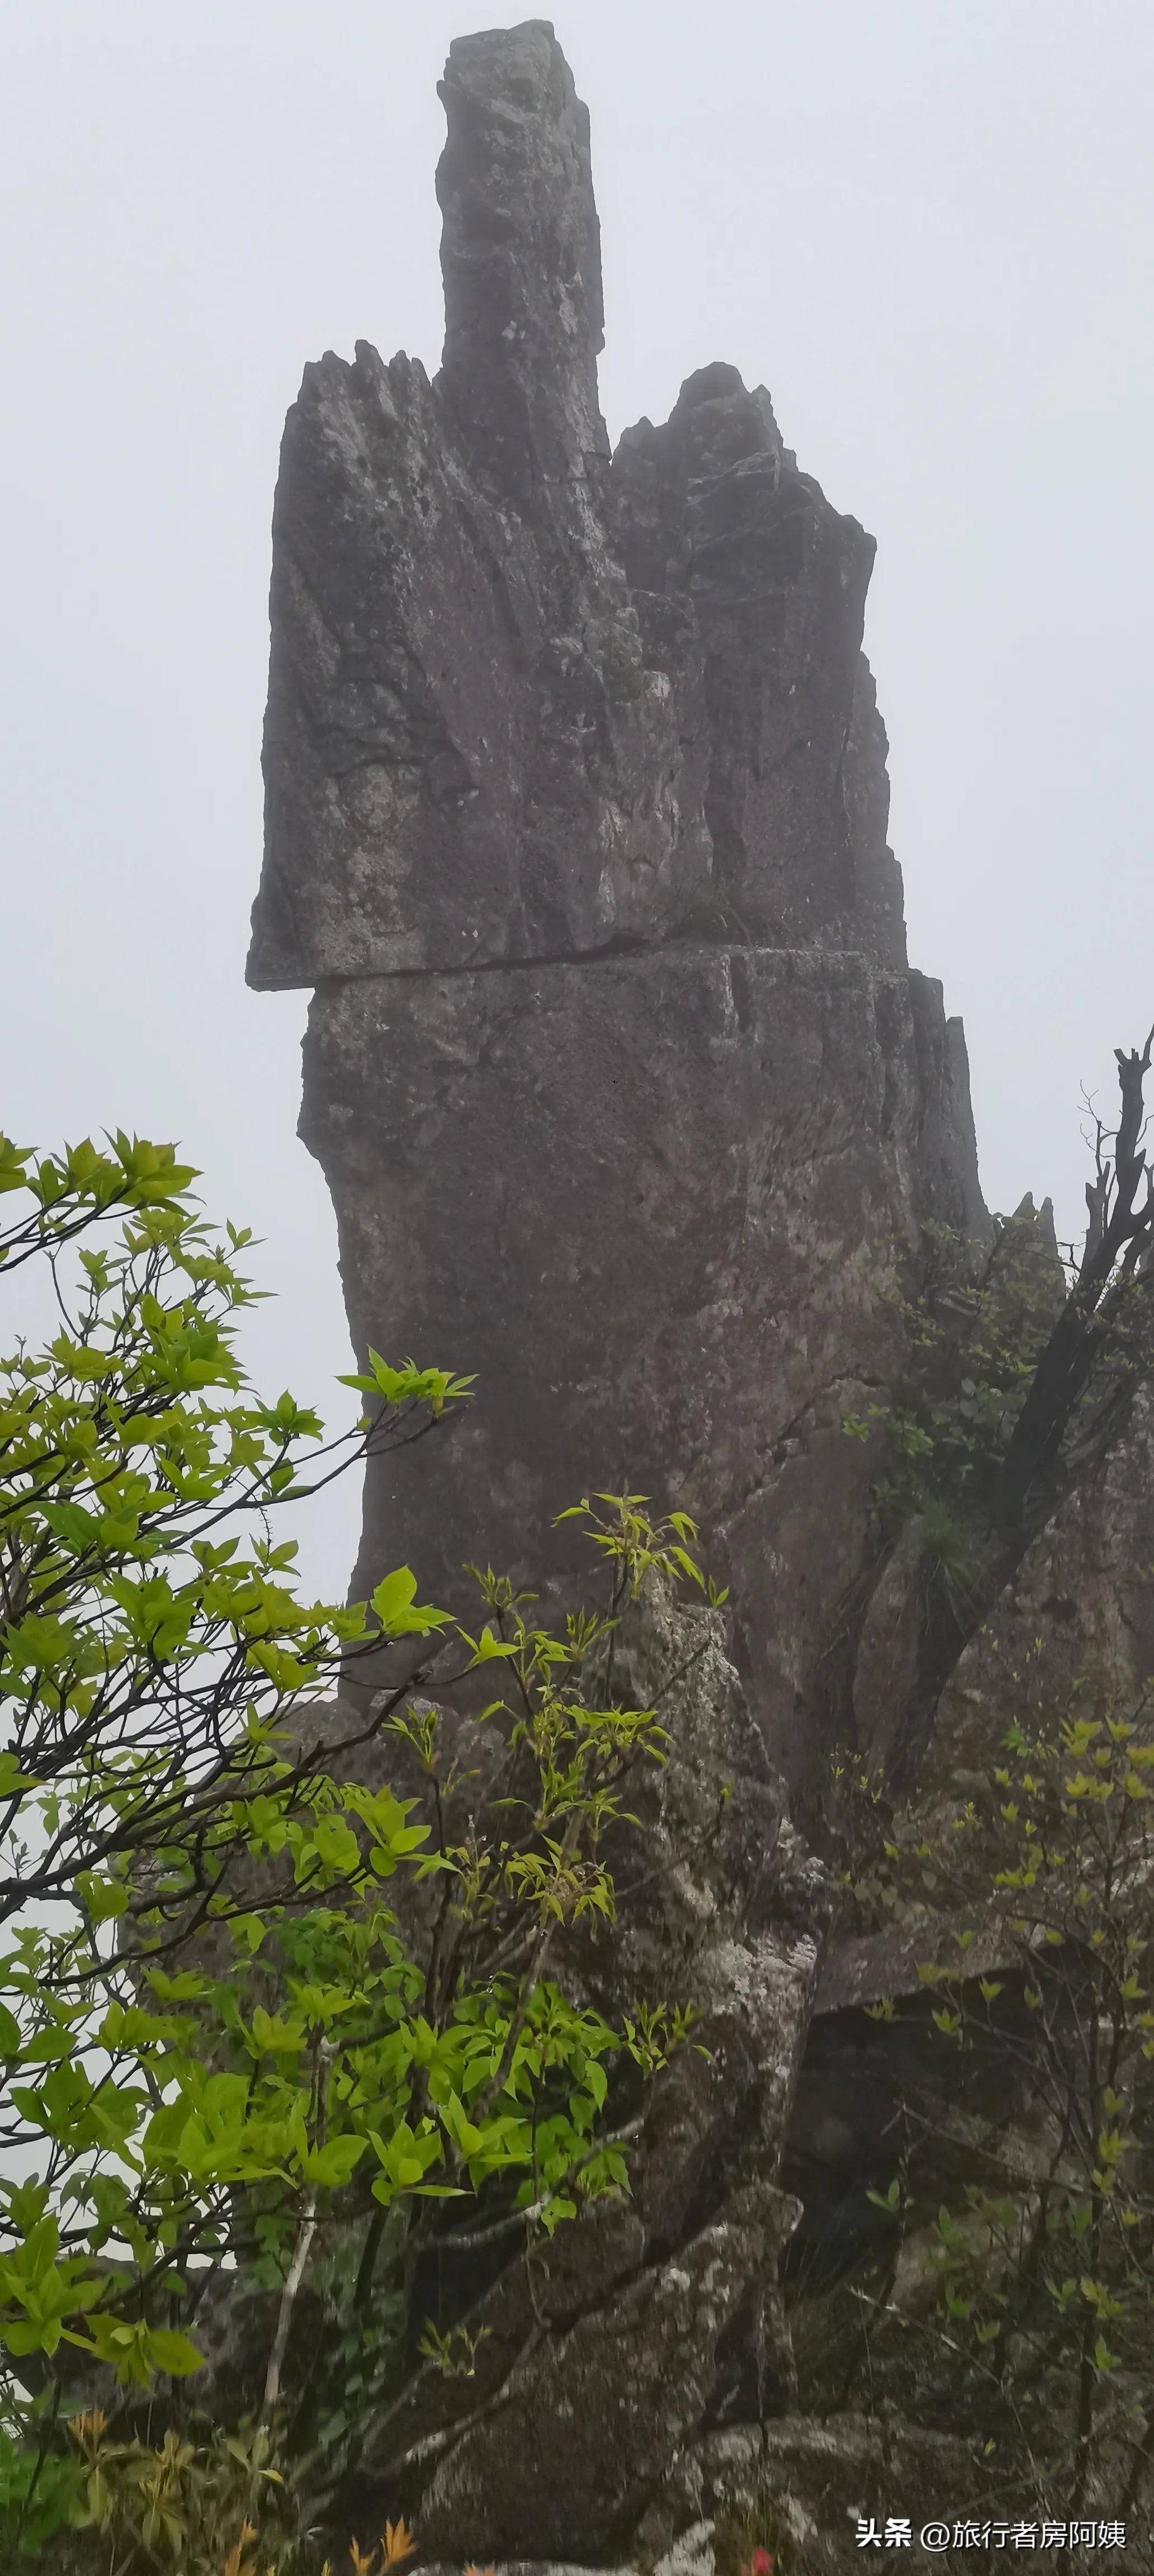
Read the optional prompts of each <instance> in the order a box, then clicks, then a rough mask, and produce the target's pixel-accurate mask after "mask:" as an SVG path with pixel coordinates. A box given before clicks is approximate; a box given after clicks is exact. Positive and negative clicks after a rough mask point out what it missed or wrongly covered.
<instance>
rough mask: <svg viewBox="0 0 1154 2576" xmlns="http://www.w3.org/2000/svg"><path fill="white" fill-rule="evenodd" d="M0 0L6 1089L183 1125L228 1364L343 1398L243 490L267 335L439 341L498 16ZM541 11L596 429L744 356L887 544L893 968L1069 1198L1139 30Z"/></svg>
mask: <svg viewBox="0 0 1154 2576" xmlns="http://www.w3.org/2000/svg"><path fill="white" fill-rule="evenodd" d="M517 14H518V13H516V12H513V13H510V15H509V17H508V19H507V20H506V21H504V23H508V24H514V23H516V18H517ZM2 16H3V27H4V36H5V47H4V50H5V54H6V66H5V83H4V87H5V96H4V99H3V104H2V107H0V119H2V122H3V154H2V160H0V182H2V187H3V197H4V232H5V247H4V257H3V262H2V274H3V283H2V287H0V295H2V301H3V324H2V330H3V350H4V356H5V361H6V364H5V370H4V373H5V378H6V398H5V403H4V418H3V431H2V440H3V468H2V490H3V502H4V515H5V522H6V526H5V566H6V578H5V616H4V624H3V638H2V650H3V656H4V665H5V667H4V676H3V689H2V706H3V721H4V725H5V728H6V735H7V739H6V742H5V746H4V753H3V759H2V762H0V787H2V793H3V800H4V807H5V813H4V842H3V847H4V853H5V856H4V885H5V902H4V919H5V926H6V933H7V937H6V950H5V954H6V970H5V979H4V999H5V1009H4V1040H5V1065H4V1079H3V1089H2V1093H0V1125H2V1126H3V1127H4V1128H6V1129H7V1130H8V1132H10V1133H12V1134H13V1135H15V1136H16V1137H17V1138H18V1139H19V1140H20V1141H21V1142H32V1141H36V1142H38V1143H41V1144H44V1145H51V1144H53V1143H55V1142H56V1141H58V1140H59V1139H60V1138H62V1137H65V1136H67V1137H70V1138H72V1137H76V1136H77V1135H79V1134H82V1133H84V1132H86V1131H89V1130H96V1129H99V1128H100V1127H102V1126H110V1125H114V1124H116V1123H117V1122H121V1123H123V1124H124V1125H125V1126H128V1127H135V1128H136V1129H138V1130H140V1131H141V1132H143V1133H146V1134H151V1135H153V1136H161V1137H174V1138H179V1139H180V1140H181V1141H182V1143H183V1144H184V1146H185V1147H186V1148H187V1149H188V1150H189V1152H190V1154H191V1155H192V1158H193V1159H194V1160H195V1161H196V1162H197V1163H198V1164H199V1165H200V1166H201V1167H202V1169H203V1171H204V1174H205V1182H204V1190H205V1196H206V1199H207V1201H208V1204H209V1205H210V1206H211V1208H212V1209H213V1210H214V1211H215V1212H217V1213H218V1214H219V1215H220V1216H222V1217H223V1216H224V1215H225V1214H227V1215H230V1216H232V1217H234V1218H235V1219H237V1221H244V1222H248V1223H250V1224H252V1225H254V1226H255V1228H256V1230H257V1232H258V1234H259V1235H260V1236H261V1237H262V1238H263V1244H264V1249H263V1251H262V1253H261V1254H260V1256H259V1271H260V1276H261V1281H262V1284H263V1285H266V1286H268V1287H275V1288H276V1290H277V1292H278V1294H277V1297H276V1300H275V1302H273V1303H270V1304H267V1305H265V1306H263V1307H261V1308H259V1309H258V1310H257V1313H256V1315H255V1317H254V1319H253V1322H252V1324H251V1326H250V1328H249V1330H248V1334H247V1343H246V1347H247V1350H248V1353H249V1356H250V1358H251V1361H252V1365H253V1367H254V1369H255V1370H256V1372H257V1374H258V1376H259V1378H260V1379H261V1380H262V1382H263V1383H264V1384H265V1385H266V1386H267V1387H268V1388H269V1390H270V1391H271V1392H272V1393H276V1392H277V1391H279V1389H280V1387H281V1386H282V1385H284V1384H286V1383H288V1384H290V1385H291V1386H292V1387H293V1388H294V1391H296V1392H297V1393H298V1394H299V1395H300V1396H301V1397H302V1398H310V1399H312V1400H315V1401H317V1402H318V1403H319V1404H320V1406H321V1409H322V1410H327V1411H328V1412H329V1413H330V1416H331V1418H332V1419H333V1420H334V1421H339V1420H343V1419H345V1418H347V1403H348V1399H347V1398H345V1397H344V1396H343V1395H342V1394H341V1393H340V1391H339V1390H338V1391H334V1390H333V1388H332V1380H333V1377H334V1375H335V1373H336V1372H337V1371H338V1370H339V1369H341V1368H345V1367H347V1366H348V1365H349V1364H350V1363H349V1359H348V1350H347V1336H346V1333H345V1328H344V1319H343V1311H342V1306H341V1299H340V1291H339V1281H338V1278H337V1268H336V1244H335V1231H334V1227H333V1222H332V1217H331V1212H330V1209H329V1204H328V1199H327V1195H326V1192H325V1190H324V1186H323V1183H322V1181H321V1178H320V1175H319V1172H318V1170H317V1169H316V1167H315V1165H313V1164H312V1163H311V1162H310V1160H309V1158H308V1156H307V1155H306V1154H305V1152H304V1149H303V1147H302V1146H300V1145H299V1144H298V1143H297V1141H296V1138H295V1124H296V1115H297V1105H298V1093H299V1062H298V1046H299V1040H300V1035H301V1031H302V1028H303V1025H304V1017H305V1008H306V996H305V995H303V994H286V995H277V996H269V995H254V994H250V993H248V992H247V991H246V989H245V986H244V981H243V964H244V954H245V947H246V942H247V916H248V909H249V905H250V903H251V901H252V897H253V893H254V891H255V887H256V880H257V873H258V867H259V857H260V833H261V788H260V773H259V745H260V723H261V713H262V705H263V696H264V682H265V666H266V652H267V625H266V600H267V585H268V568H269V515H270V505H271V499H272V490H273V482H274V478H275V472H276V459H277V447H278V441H279V436H280V429H281V423H282V420H283V416H284V412H285V409H286V407H287V405H288V404H289V403H290V402H291V401H292V399H293V396H294V394H295V392H296V388H297V385H298V382H299V379H300V374H301V368H302V366H303V364H304V362H305V361H306V360H307V359H309V358H312V357H316V356H318V355H319V354H320V353H321V352H322V350H324V349H325V348H328V347H331V348H334V349H336V350H338V351H339V352H341V353H342V354H343V355H347V356H351V354H352V346H353V342H354V340H355V339H356V338H358V337H364V338H368V339H370V340H372V341H374V342H375V343H376V344H377V345H378V346H379V347H380V349H381V350H382V352H383V354H384V355H385V356H390V355H391V354H392V353H393V352H394V351H395V350H397V349H398V348H405V349H408V350H409V351H410V352H411V353H413V354H415V355H418V356H420V357H421V358H423V360H424V361H425V363H426V365H427V366H429V367H430V369H432V368H433V367H434V366H435V364H436V362H437V358H438V354H439V348H440V339H441V328H442V315H441V303H440V280H439V270H438V260H437V244H438V231H439V218H438V212H437V207H436V202H435V198H434V193H433V169H434V164H435V162H436V159H437V155H438V153H439V150H440V146H441V139H442V132H443V120H442V114H441V109H440V106H439V102H438V99H437V95H436V81H437V79H438V77H439V74H440V70H441V66H442V62H443V59H444V55H445V52H446V50H447V46H448V42H449V39H450V37H451V36H453V35H456V34H463V33H465V32H467V31H469V30H471V29H474V28H480V27H484V26H487V25H490V24H492V23H493V14H492V8H491V6H490V7H482V8H480V9H474V8H471V7H469V6H468V5H466V0H454V5H452V6H446V5H444V0H405V5H401V0H373V5H371V6H370V5H362V0H327V5H326V7H325V8H324V9H323V10H322V9H318V8H317V7H316V6H315V5H309V6H307V7H306V6H305V5H303V0H227V5H223V4H222V0H199V5H198V7H197V8H196V9H195V10H194V11H188V10H185V9H183V8H179V9H178V8H176V7H174V6H172V5H170V0H88V5H77V0H52V4H51V5H49V6H45V5H44V0H32V5H13V0H5V6H4V9H3V13H2ZM555 23H556V29H557V34H558V36H559V37H560V39H561V41H562V43H563V45H564V47H565V50H566V52H567V54H568V56H569V60H570V62H571V64H572V66H573V70H574V73H575V77H576V81H577V86H578V89H579V91H580V92H581V94H582V96H583V97H584V98H585V99H586V100H587V101H588V104H589V107H590V111H591V114H592V120H593V151H594V176H595V181H596V186H597V192H598V199H599V204H600V210H601V220H602V235H603V249H604V265H605V286H606V307H607V348H606V354H605V359H604V361H603V372H602V399H603V408H604V410H605V413H606V416H607V418H608V422H609V426H610V430H611V433H612V434H613V435H614V437H616V435H617V434H618V432H619V431H620V430H621V428H622V427H623V426H624V425H625V424H626V423H627V422H628V421H630V420H632V419H635V418H636V417H637V416H638V415H639V414H640V413H642V412H647V413H648V414H649V415H650V416H651V417H652V418H654V419H659V418H662V417H664V415H665V414H666V413H667V411H668V409H669V408H670V406H671V404H672V402H673V400H674V398H675V396H676V393H677V389H678V386H679V384H680V382H681V380H682V378H683V377H684V376H685V375H686V374H688V373H689V371H690V370H691V369H692V368H694V367H696V366H699V365H701V364H702V363H704V362H705V361H707V360H709V359H712V358H715V357H719V358H727V359H731V360H734V361H735V362H736V363H737V364H738V366H740V367H741V368H742V370H743V372H744V373H745V375H746V378H747V381H751V382H757V381H759V380H761V379H764V380H765V382H766V383H768V385H769V386H770V388H771V391H772V394H773V398H774V403H775V407H776V410H777V415H778V419H779V421H780V423H781V426H782V431H783V434H784V437H785V439H786V441H787V443H788V444H789V445H790V446H791V447H793V448H795V449H796V450H797V453H798V459H799V462H800V464H801V465H802V466H803V468H804V469H805V470H806V471H808V472H810V473H813V474H815V475H816V476H817V477H818V478H819V480H820V481H821V483H822V484H823V486H824V488H825V490H826V491H827V493H828V494H829V496H830V498H831V499H832V500H833V501H834V502H835V503H836V505H837V506H838V507H839V508H841V509H846V510H850V511H852V512H853V513H854V514H855V515H856V516H857V517H858V518H860V519H861V520H862V521H863V522H864V523H865V525H866V526H867V527H868V528H869V529H870V530H871V531H872V532H873V533H874V534H875V535H876V537H877V539H878V543H879V555H878V565H877V571H876V573H875V577H874V584H873V589H872V592H871V598H870V606H869V612H868V621H867V634H866V642H867V647H868V650H869V652H870V655H871V658H872V660H873V663H874V667H875V669H876V672H877V675H878V686H879V696H880V701H881V705H882V708H883V710H884V713H885V716H886V721H887V724H888V727H889V732H890V737H891V745H892V752H891V775H892V781H893V820H892V830H891V838H892V841H893V845H894V847H895V849H896V852H897V855H898V857H899V859H900V860H901V863H902V866H903V869H904V872H905V882H906V904H907V916H908V921H909V930H910V953H911V958H912V960H913V961H914V962H915V963H916V964H917V965H919V966H921V967H922V968H924V969H925V970H926V971H927V972H928V973H930V974H932V975H935V976H938V977H940V978H941V980H942V982H943V983H944V986H945V991H946V1000H947V1007H948V1008H949V1009H950V1010H952V1011H960V1012H961V1013H962V1014H963V1016H964V1018H965V1022H966V1028H967V1033H968V1038H969V1045H970V1056H971V1064H972V1069H973V1077H974V1100H975V1110H976V1116H977V1126H978V1139H979V1149H980V1154H981V1165H982V1174H983V1180H984V1185H985V1189H986V1194H987V1197H988V1199H989V1200H990V1202H991V1203H992V1204H993V1205H994V1206H998V1207H1008V1206H1010V1205H1012V1204H1014V1203H1016V1201H1017V1200H1018V1199H1019V1198H1020V1196H1021V1195H1022V1193H1023V1191H1025V1190H1026V1189H1033V1190H1034V1192H1035V1194H1036V1195H1041V1194H1042V1193H1043V1192H1046V1191H1050V1192H1052V1194H1053V1196H1054V1198H1055V1201H1056V1203H1057V1209H1058V1217H1059V1228H1060V1230H1064V1231H1065V1232H1067V1233H1072V1232H1073V1231H1074V1230H1075V1228H1076V1227H1077V1226H1078V1224H1079V1215H1080V1208H1081V1196H1082V1184H1083V1179H1084V1147H1083V1145H1082V1142H1081V1138H1080V1133H1079V1125H1080V1121H1079V1096H1080V1086H1081V1085H1082V1084H1085V1085H1086V1086H1087V1087H1088V1088H1089V1089H1091V1090H1096V1091H1097V1093H1098V1096H1099V1099H1100V1101H1101V1103H1102V1105H1103V1107H1108V1106H1109V1104H1110V1100H1111V1077H1112V1071H1113V1063H1112V1049H1113V1047H1114V1045H1115V1044H1118V1043H1123V1042H1124V1043H1126V1044H1128V1045H1129V1044H1133V1043H1136V1042H1137V1043H1141V1041H1142V1039H1143V1038H1144V1036H1145V1033H1146V1029H1147V1027H1148V1025H1149V1023H1150V1021H1151V1020H1152V1019H1154V955H1152V946H1154V943H1152V941H1151V935H1150V932H1151V895H1150V884H1151V870H1150V863H1149V856H1148V850H1147V845H1146V806H1147V771H1148V763H1149V753H1148V748H1147V744H1148V737H1149V734H1150V730H1151V727H1150V716H1149V701H1150V697H1151V676H1152V674H1151V660H1152V654H1151V641H1152V609H1151V587H1150V573H1149V563H1150V545H1151V536H1152V534H1154V531H1152V527H1151V520H1152V516H1154V508H1152V492H1154V475H1152V468H1151V438H1150V418H1151V411H1152V408H1154V405H1152V400H1151V395H1152V391H1154V388H1152V386H1151V357H1150V339H1151V335H1150V300H1151V299H1150V245H1151V238H1152V223H1151V215H1152V207H1151V193H1152V183H1151V177H1150V166H1151V163H1150V153H1149V130H1150V113H1151V73H1152V71H1154V14H1152V13H1151V11H1150V9H1149V6H1148V5H1147V0H1136V4H1135V5H1128V0H1097V5H1095V6H1094V7H1090V6H1089V5H1088V0H1081V5H1070V0H992V5H991V0H872V5H870V6H868V7H863V6H862V5H861V0H808V6H806V7H805V8H803V9H794V10H788V11H787V10H766V9H765V8H763V7H760V6H757V7H754V6H748V7H746V6H742V5H738V0H711V5H710V6H709V7H708V8H703V7H702V6H701V0H570V4H569V6H568V7H567V8H564V9H562V10H561V11H560V13H559V14H558V16H557V18H556V21H555ZM11 1320H12V1317H11V1311H10V1309H9V1308H8V1307H6V1309H5V1322H6V1324H7V1325H8V1326H9V1328H10V1326H11ZM418 1356H419V1357H422V1358H426V1359H434V1358H435V1359H437V1360H438V1361H441V1362H443V1363H445V1364H449V1365H453V1366H456V1367H460V1368H462V1369H467V1368H468V1367H469V1364H470V1363H469V1354H468V1352H467V1351H452V1352H439V1351H438V1352H435V1353H433V1352H430V1353H422V1354H418ZM356 1512H357V1499H356V1496H355V1495H354V1494H353V1492H352V1491H351V1489H350V1490H346V1491H344V1492H343V1493H340V1494H338V1496H337V1497H336V1498H335V1499H334V1498H330V1500H329V1502H328V1504H327V1506H326V1509H325V1510H324V1512H323V1513H319V1512H318V1513H315V1514H314V1516H313V1519H312V1520H311V1522H310V1524H309V1526H308V1534H307V1544H306V1549H305V1558H306V1572H307V1575H308V1578H309V1580H310V1582H311V1583H313V1584H316V1585H317V1586H323V1587H325V1588H326V1589H329V1590H334V1591H340V1590H341V1589H343V1586H344V1582H345V1579H346V1576H347V1571H348V1567H349V1564H350V1562H351V1559H352V1554H353V1530H354V1524H355V1520H356ZM478 1543H479V1544H481V1543H482V1541H481V1537H480V1536H479V1541H478Z"/></svg>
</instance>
